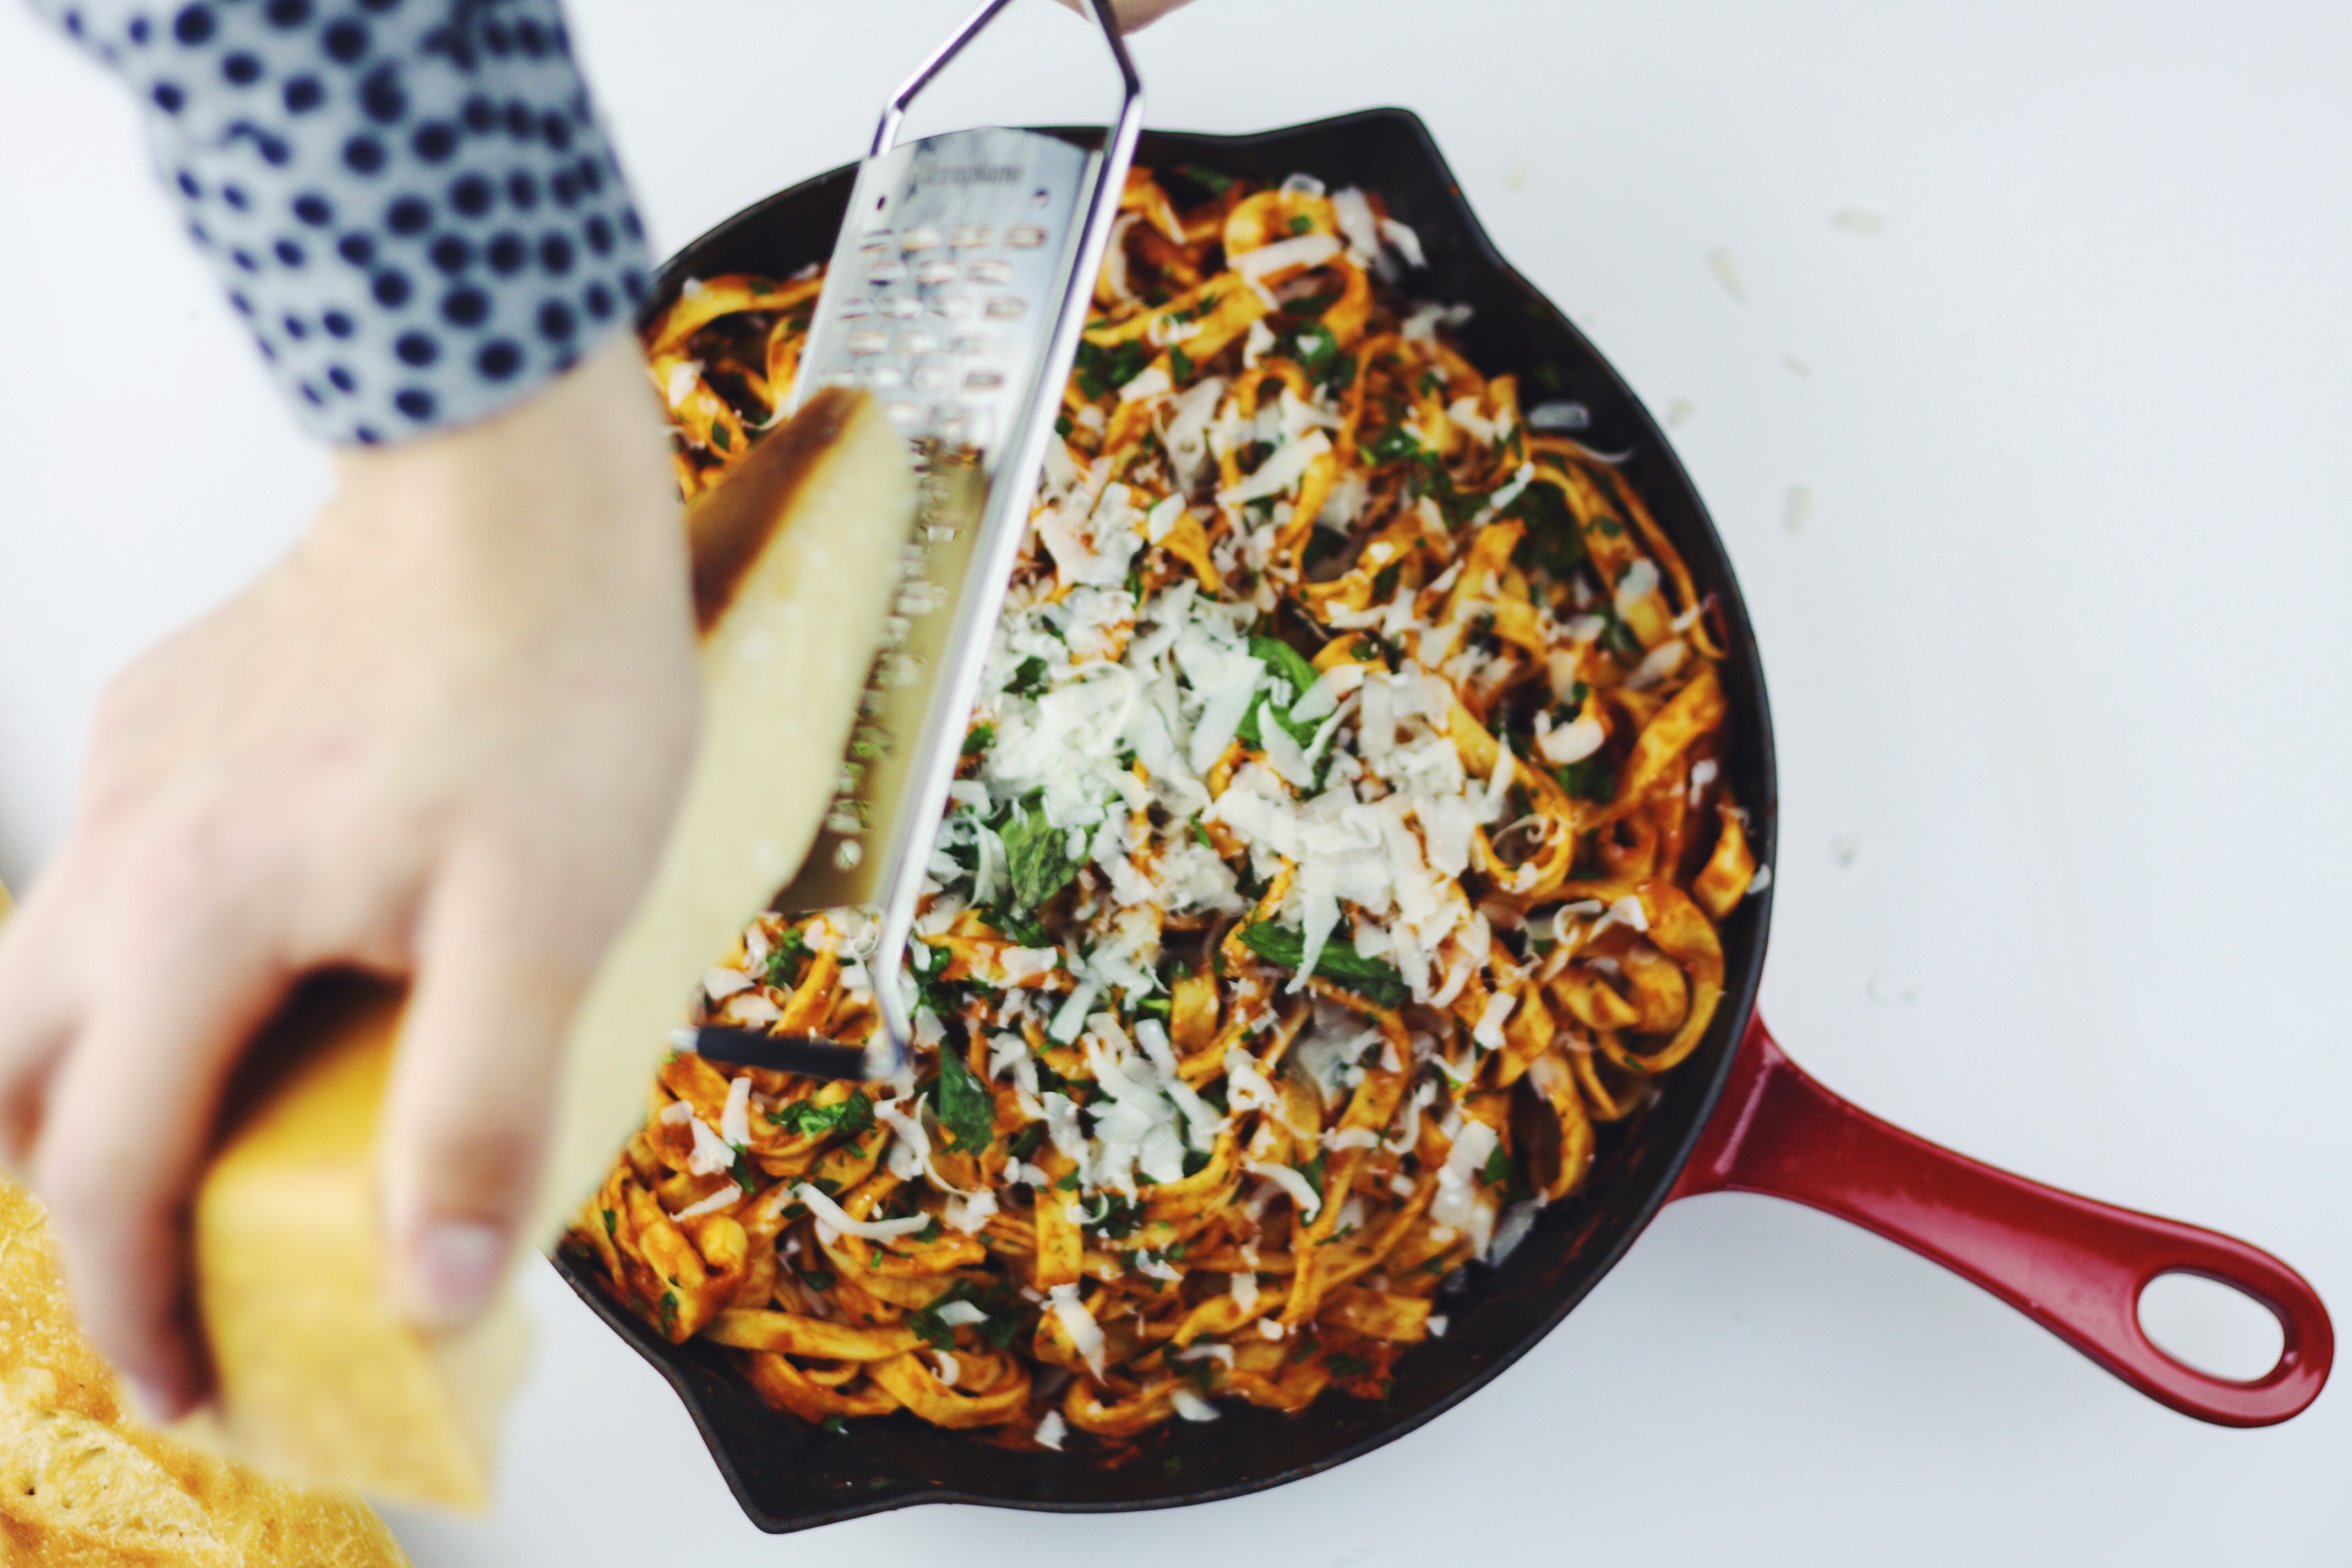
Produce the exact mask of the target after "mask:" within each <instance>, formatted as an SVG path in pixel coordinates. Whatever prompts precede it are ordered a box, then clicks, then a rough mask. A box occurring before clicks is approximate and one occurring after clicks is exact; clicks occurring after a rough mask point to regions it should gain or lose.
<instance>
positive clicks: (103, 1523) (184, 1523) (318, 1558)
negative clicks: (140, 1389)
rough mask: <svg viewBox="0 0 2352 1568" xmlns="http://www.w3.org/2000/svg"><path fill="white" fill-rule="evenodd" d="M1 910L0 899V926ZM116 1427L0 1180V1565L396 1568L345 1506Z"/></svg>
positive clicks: (0, 890)
mask: <svg viewBox="0 0 2352 1568" xmlns="http://www.w3.org/2000/svg"><path fill="white" fill-rule="evenodd" d="M8 908H9V902H8V889H7V888H6V887H5V886H0V921H5V919H7V916H8ZM125 1415H126V1412H125V1410H124V1405H123V1398H122V1389H121V1384H120V1382H119V1380H118V1379H117V1378H116V1377H115V1374H114V1369H113V1368H112V1367H110V1366H109V1365H108V1364H107V1363H106V1361H105V1359H104V1358H103V1357H101V1356H100V1354H99V1353H98V1350H97V1347H95V1346H93V1345H92V1344H91V1343H90V1342H89V1338H88V1336H86V1335H85V1334H83V1332H82V1331H81V1327H80V1325H79V1323H78V1322H76V1321H75V1320H74V1314H73V1303H72V1302H71V1301H70V1300H68V1299H67V1295H66V1288H65V1280H64V1279H62V1278H61V1277H60V1276H59V1274H58V1266H57V1258H56V1256H55V1252H54V1249H53V1247H51V1245H50V1240H49V1232H48V1222H47V1216H46V1215H44V1214H43V1213H42V1211H41V1205H39V1204H38V1203H37V1202H35V1201H34V1199H33V1196H32V1194H29V1193H27V1192H26V1191H25V1189H24V1188H22V1187H20V1186H18V1185H17V1184H16V1183H14V1182H12V1181H9V1180H8V1179H6V1178H5V1177H0V1563H7V1564H10V1565H12V1568H14V1565H16V1564H23V1565H24V1568H124V1565H138V1568H264V1565H265V1564H266V1565H268V1568H405V1564H406V1563H407V1562H408V1558H407V1557H406V1555H405V1554H404V1553H403V1552H401V1550H400V1546H399V1543H398V1542H395V1541H394V1540H393V1538H392V1532H391V1531H388V1530H386V1529H385V1528H384V1526H383V1521H382V1520H380V1519H378V1518H376V1516H375V1514H374V1513H373V1511H372V1510H370V1509H369V1508H368V1506H367V1504H365V1503H363V1502H362V1501H361V1500H359V1499H357V1498H355V1497H351V1496H349V1495H346V1494H342V1493H336V1492H327V1491H317V1490H312V1489H309V1488H305V1487H295V1486H288V1485H285V1484H283V1483H281V1482H278V1481H274V1480H271V1479H268V1478H267V1477H263V1476H258V1475H256V1474H254V1473H253V1472H252V1471H250V1470H248V1469H247V1468H244V1467H243V1466H241V1465H235V1464H231V1463H228V1462H227V1461H226V1460H222V1459H219V1458H214V1457H213V1456H212V1455H210V1454H206V1453H203V1452H200V1451H198V1450H196V1449H194V1448H191V1447H187V1446H186V1445H184V1444H182V1443H177V1442H174V1441H173V1440H172V1439H171V1438H169V1437H165V1436H161V1435H160V1434H157V1433H154V1432H151V1431H147V1430H144V1429H142V1428H141V1427H138V1426H132V1425H131V1424H130V1423H129V1422H128V1421H127V1420H126V1419H125Z"/></svg>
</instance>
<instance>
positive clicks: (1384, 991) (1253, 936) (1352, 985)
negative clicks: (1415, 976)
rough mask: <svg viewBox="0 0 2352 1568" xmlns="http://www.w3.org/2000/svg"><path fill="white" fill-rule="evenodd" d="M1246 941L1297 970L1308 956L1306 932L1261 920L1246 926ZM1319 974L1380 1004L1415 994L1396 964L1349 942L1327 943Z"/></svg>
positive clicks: (1318, 962)
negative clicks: (1367, 953) (1361, 951)
mask: <svg viewBox="0 0 2352 1568" xmlns="http://www.w3.org/2000/svg"><path fill="white" fill-rule="evenodd" d="M1242 943H1243V945H1244V946H1245V947H1247V948H1248V949H1249V950H1250V951H1251V952H1254V953H1255V954H1257V955H1258V956H1259V957H1260V958H1262V959H1264V960H1265V961H1266V962H1267V963H1272V964H1276V965H1278V966H1280V967H1282V968H1284V969H1294V970H1295V969H1297V967H1298V961H1299V960H1300V959H1302V958H1304V957H1305V956H1306V955H1307V938H1306V935H1305V933H1303V932H1300V931H1292V930H1290V929H1289V928H1288V927H1286V926H1278V925H1276V924H1275V923H1274V922H1273V921H1254V922H1252V923H1251V924H1249V925H1245V926H1244V927H1242ZM1315 973H1317V974H1319V975H1321V976H1322V977H1323V978H1324V979H1326V980H1328V981H1329V982H1331V983H1332V984H1334V985H1339V986H1344V987H1346V988H1347V989H1348V990H1349V991H1353V992H1354V993H1355V994H1357V995H1359V996H1361V997H1362V998H1363V999H1364V1000H1365V1001H1367V1002H1370V1003H1371V1004H1373V1005H1375V1006H1380V1007H1401V1006H1402V1005H1404V1002H1405V999H1406V998H1407V997H1408V996H1410V995H1412V991H1411V989H1410V988H1409V987H1408V986H1407V985H1406V984H1405V983H1404V976H1403V975H1402V974H1401V973H1398V971H1397V968H1396V966H1395V965H1394V964H1391V963H1384V962H1383V961H1381V960H1380V959H1377V958H1366V957H1364V956H1363V955H1362V954H1360V953H1359V952H1357V951H1356V950H1355V948H1354V947H1353V946H1352V945H1350V944H1349V943H1346V942H1325V943H1324V944H1323V951H1322V952H1319V953H1318V954H1317V955H1316V958H1315Z"/></svg>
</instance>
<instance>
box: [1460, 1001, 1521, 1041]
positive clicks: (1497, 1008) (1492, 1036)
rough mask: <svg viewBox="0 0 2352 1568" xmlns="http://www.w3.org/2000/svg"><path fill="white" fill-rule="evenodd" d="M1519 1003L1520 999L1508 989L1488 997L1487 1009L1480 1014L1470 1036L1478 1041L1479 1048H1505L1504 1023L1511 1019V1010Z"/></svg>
mask: <svg viewBox="0 0 2352 1568" xmlns="http://www.w3.org/2000/svg"><path fill="white" fill-rule="evenodd" d="M1517 1005H1519V999H1518V998H1517V996H1514V995H1513V994H1511V993H1509V992H1507V991H1497V992H1496V993H1495V994H1493V995H1492V996H1489V997H1487V998H1486V1011H1485V1012H1484V1013H1481V1014H1480V1015H1479V1016H1478V1024H1477V1026H1476V1027H1475V1028H1474V1029H1472V1030H1471V1031H1470V1038H1471V1039H1472V1040H1474V1041H1475V1042H1476V1043H1477V1046H1478V1048H1479V1049H1481V1050H1486V1051H1498V1050H1501V1049H1502V1048H1503V1025H1504V1024H1505V1023H1506V1022H1507V1021H1508V1020H1509V1018H1510V1016H1511V1010H1512V1009H1513V1008H1514V1007H1517Z"/></svg>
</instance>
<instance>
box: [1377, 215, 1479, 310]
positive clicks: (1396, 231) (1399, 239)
mask: <svg viewBox="0 0 2352 1568" xmlns="http://www.w3.org/2000/svg"><path fill="white" fill-rule="evenodd" d="M1381 238H1383V239H1385V240H1387V241H1388V242H1389V243H1390V244H1391V245H1392V246H1394V247H1396V250H1397V254H1398V255H1400V256H1402V257H1403V258H1404V259H1405V264H1406V265H1407V266H1410V267H1427V266H1428V265H1429V258H1427V257H1425V256H1423V254H1422V253H1421V236H1419V235H1418V234H1415V233H1414V232H1413V231H1412V229H1411V228H1409V227H1407V226H1405V225H1403V224H1402V223H1399V222H1398V221H1397V220H1396V219H1394V218H1392V217H1384V218H1382V219H1381ZM1454 310H1459V311H1461V312H1462V316H1461V318H1460V320H1462V321H1467V320H1468V319H1469V310H1468V307H1466V306H1463V305H1456V306H1454ZM1448 324H1449V325H1454V324H1458V323H1456V322H1449V323H1448Z"/></svg>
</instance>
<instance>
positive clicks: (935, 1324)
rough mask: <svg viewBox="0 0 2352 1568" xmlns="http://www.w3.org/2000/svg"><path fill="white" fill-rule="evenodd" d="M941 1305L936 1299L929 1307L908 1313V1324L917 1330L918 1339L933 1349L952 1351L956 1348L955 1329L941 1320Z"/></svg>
mask: <svg viewBox="0 0 2352 1568" xmlns="http://www.w3.org/2000/svg"><path fill="white" fill-rule="evenodd" d="M941 1305H942V1303H940V1302H938V1301H934V1302H932V1303H931V1304H930V1305H929V1306H928V1307H924V1308H922V1309H920V1310H917V1311H912V1312H909V1313H908V1314H907V1326H908V1328H910V1329H912V1330H914V1331H915V1337H916V1338H917V1339H919V1340H920V1341H922V1342H924V1343H925V1344H927V1345H929V1346H930V1347H931V1348H932V1349H933V1350H935V1351H951V1350H953V1349H955V1330H953V1329H952V1328H950V1327H949V1326H948V1325H947V1324H946V1323H945V1322H942V1321H940V1306H941Z"/></svg>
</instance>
